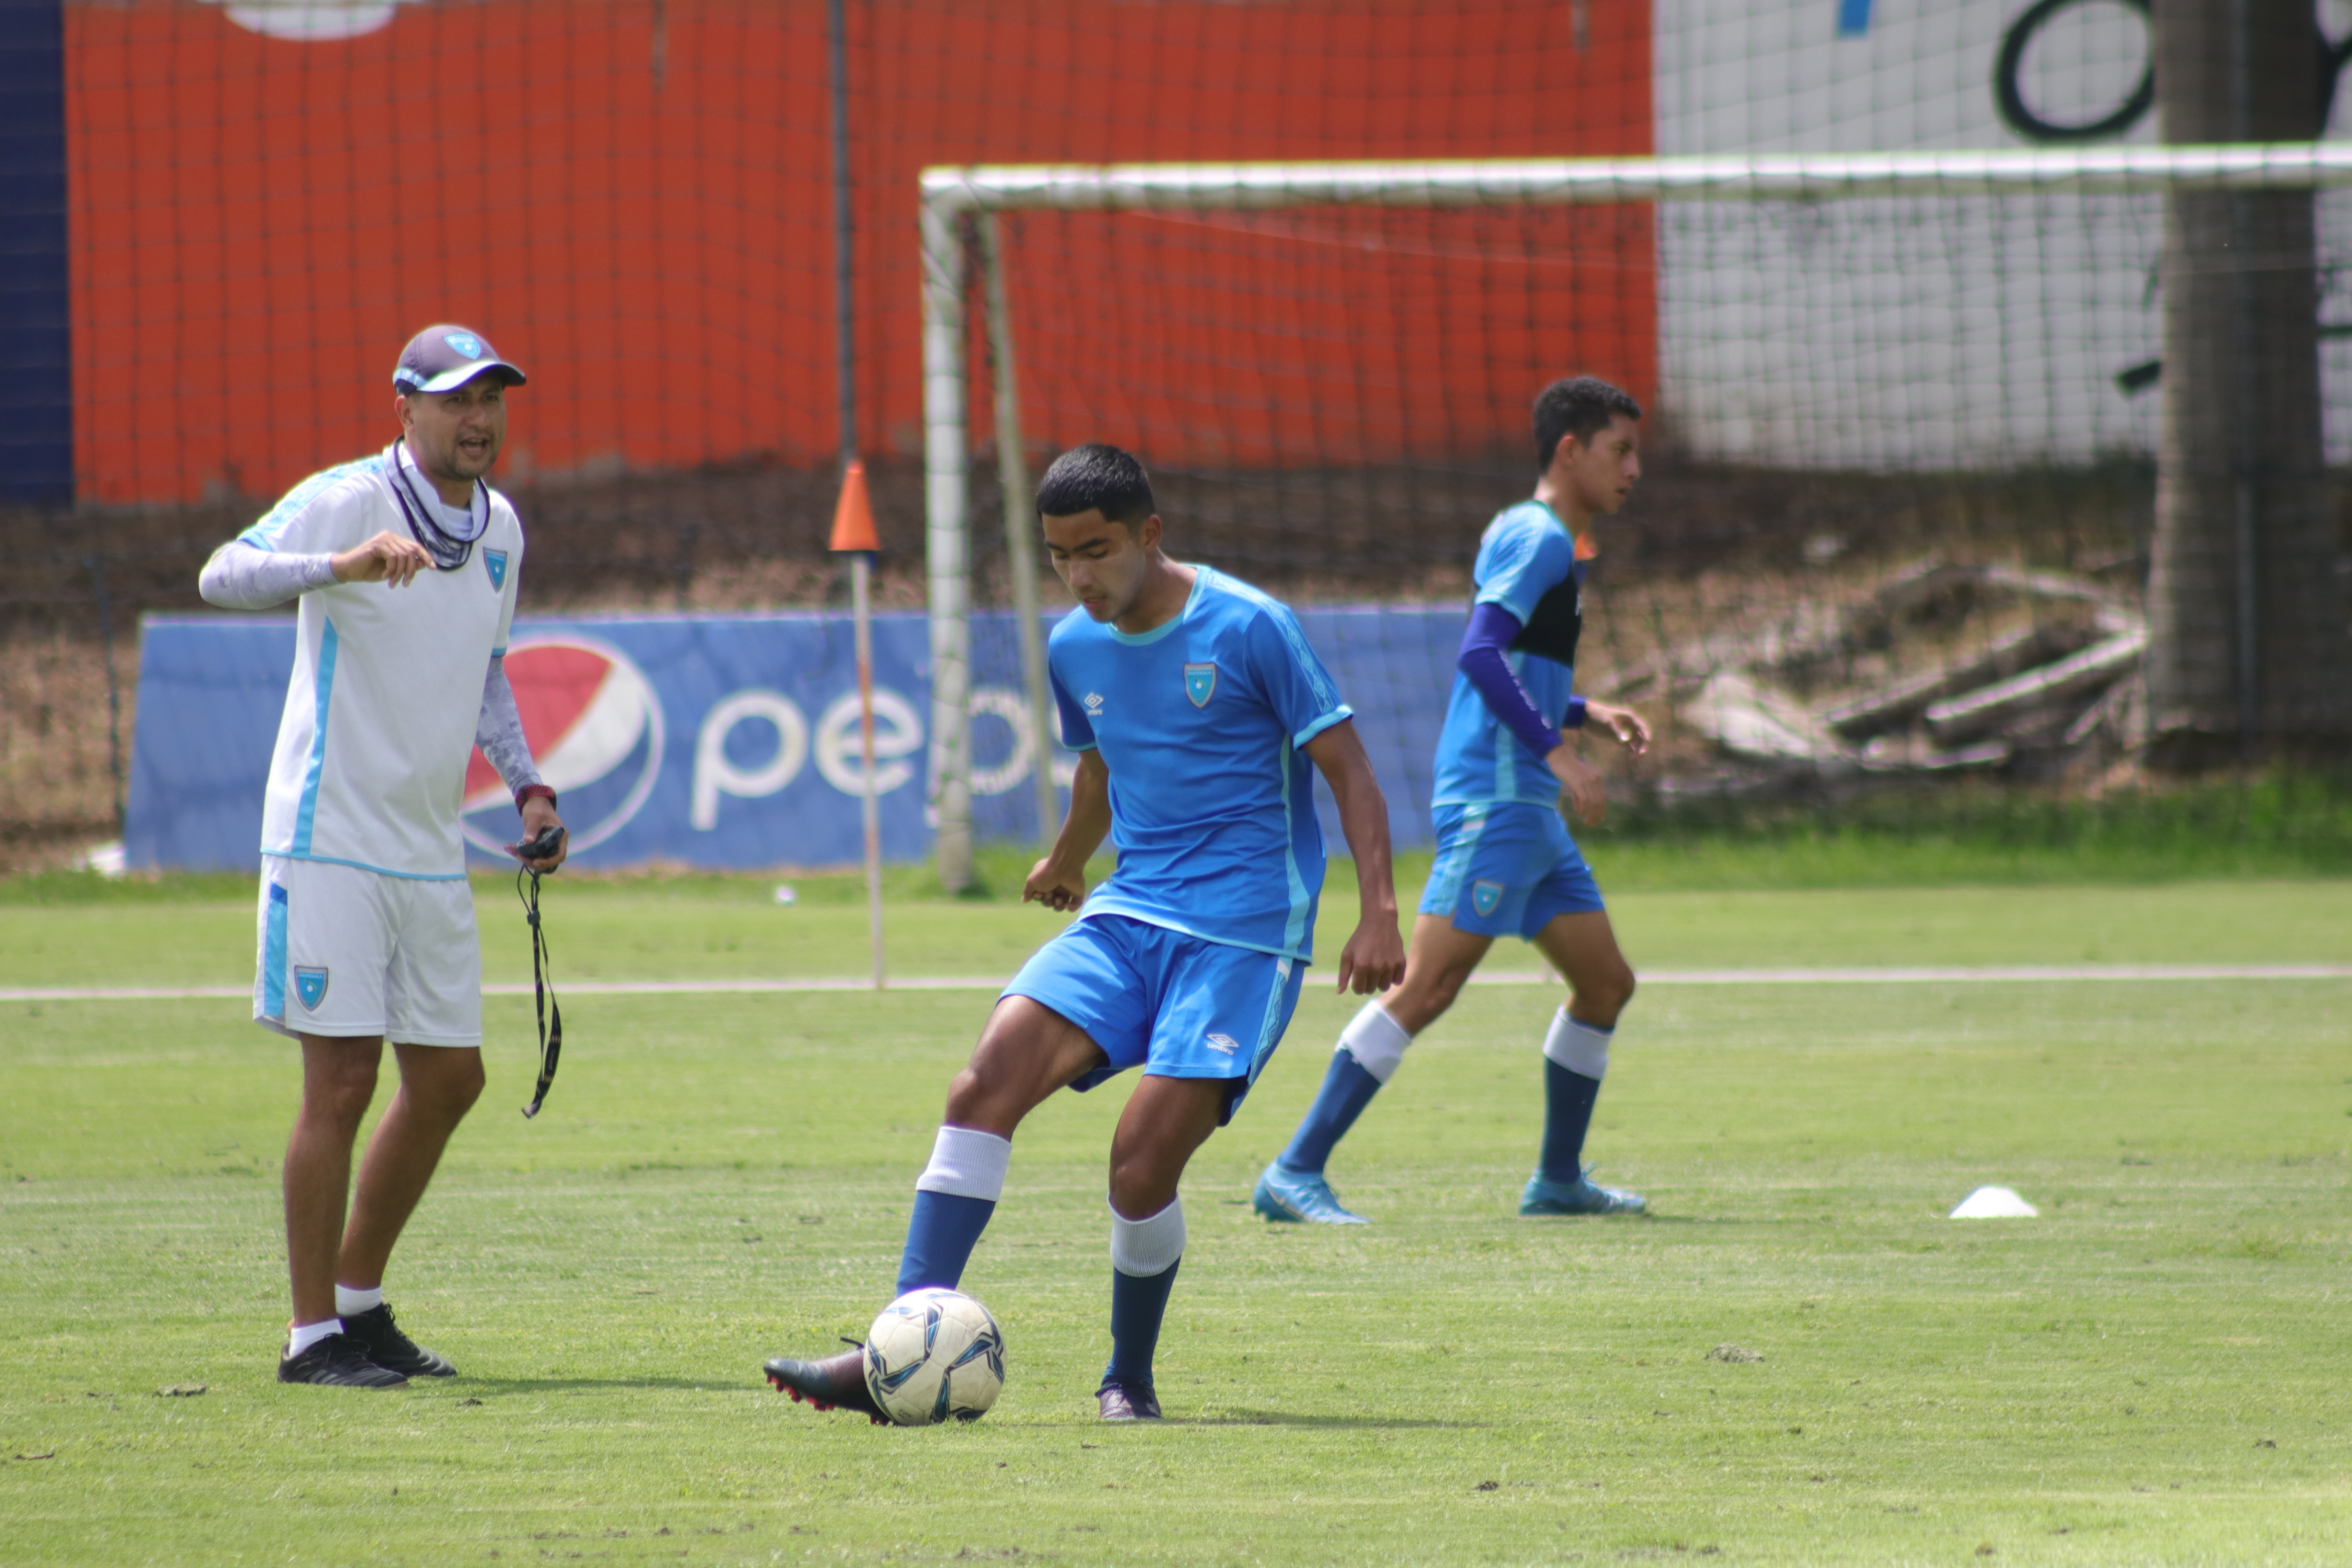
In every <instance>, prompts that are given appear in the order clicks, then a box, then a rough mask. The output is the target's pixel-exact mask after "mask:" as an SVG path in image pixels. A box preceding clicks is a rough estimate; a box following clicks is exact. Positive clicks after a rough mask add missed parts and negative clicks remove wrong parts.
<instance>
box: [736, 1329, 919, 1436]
mask: <svg viewBox="0 0 2352 1568" xmlns="http://www.w3.org/2000/svg"><path fill="white" fill-rule="evenodd" d="M845 1343H847V1344H852V1345H856V1344H857V1342H856V1341H855V1340H848V1341H845ZM761 1371H763V1372H765V1373H767V1374H768V1381H769V1382H770V1383H771V1384H774V1385H775V1388H776V1392H777V1393H779V1394H791V1395H792V1396H793V1403H794V1404H795V1405H799V1404H803V1403H805V1404H809V1405H815V1406H816V1407H817V1408H818V1409H819V1410H854V1411H856V1412H857V1413H858V1414H859V1415H863V1416H865V1417H866V1419H867V1420H869V1421H871V1422H873V1423H874V1425H876V1426H888V1425H890V1418H889V1417H888V1416H887V1415H883V1414H882V1407H881V1406H880V1405H877V1404H875V1403H874V1394H873V1392H872V1391H871V1390H869V1389H868V1388H867V1387H866V1347H865V1346H863V1345H857V1348H856V1349H855V1350H846V1351H841V1352H836V1353H835V1354H833V1355H829V1356H824V1357H821V1358H820V1359H818V1360H816V1361H797V1360H795V1359H793V1357H791V1356H781V1355H780V1356H778V1357H777V1358H776V1359H775V1360H773V1361H772V1362H769V1363H766V1364H765V1365H764V1366H762V1367H761Z"/></svg>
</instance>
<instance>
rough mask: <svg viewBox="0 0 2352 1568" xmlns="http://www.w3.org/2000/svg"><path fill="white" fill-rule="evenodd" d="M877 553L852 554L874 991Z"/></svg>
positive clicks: (878, 906)
mask: <svg viewBox="0 0 2352 1568" xmlns="http://www.w3.org/2000/svg"><path fill="white" fill-rule="evenodd" d="M872 559H873V558H872V557H871V556H870V555H869V554H867V552H865V551H863V550H860V551H858V552H856V553H854V554H853V555H851V556H850V558H849V602H850V614H851V616H853V623H852V624H853V626H855V628H856V629H855V632H854V636H855V637H856V649H857V733H858V739H859V742H860V744H861V745H862V746H863V748H864V752H865V759H866V787H865V789H864V791H863V792H862V798H861V799H860V801H859V802H858V805H859V807H860V814H861V820H862V824H863V826H864V827H865V829H866V941H867V942H868V943H869V944H870V945H871V946H872V948H873V953H874V989H875V990H877V991H879V990H881V989H882V984H883V969H882V802H881V799H880V797H879V795H877V784H876V780H875V777H874V598H873V588H872V580H873V574H874V569H873V565H872Z"/></svg>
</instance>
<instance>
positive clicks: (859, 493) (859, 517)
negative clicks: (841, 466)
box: [826, 462, 882, 551]
mask: <svg viewBox="0 0 2352 1568" xmlns="http://www.w3.org/2000/svg"><path fill="white" fill-rule="evenodd" d="M826 548H828V549H832V550H869V551H879V550H880V549H881V548H882V540H881V538H880V536H879V535H877V533H876V532H875V531H874V503H873V502H871V501H869V500H866V465H865V464H863V463H859V462H852V463H851V464H850V465H849V471H848V472H847V473H845V474H843V475H842V476H841V501H840V504H839V505H837V506H835V508H834V509H833V542H832V544H830V545H828V546H827V547H826Z"/></svg>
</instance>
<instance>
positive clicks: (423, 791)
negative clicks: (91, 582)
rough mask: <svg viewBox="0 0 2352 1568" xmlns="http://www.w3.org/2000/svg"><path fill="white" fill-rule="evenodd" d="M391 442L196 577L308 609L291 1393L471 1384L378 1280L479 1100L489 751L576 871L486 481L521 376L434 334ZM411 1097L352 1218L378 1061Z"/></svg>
mask: <svg viewBox="0 0 2352 1568" xmlns="http://www.w3.org/2000/svg"><path fill="white" fill-rule="evenodd" d="M392 379H393V385H394V388H396V389H397V395H396V396H395V398H394V405H395V407H396V408H397V410H398V413H399V416H400V430H401V434H400V439H398V440H397V441H394V443H393V444H392V445H391V446H390V447H386V448H384V450H383V451H382V452H379V453H377V454H375V455H374V456H373V457H368V458H361V459H360V460H359V461H357V462H354V463H346V464H344V465H343V466H342V467H341V468H330V469H328V470H327V471H326V472H324V473H322V474H314V475H312V476H311V477H310V478H309V479H305V480H303V481H302V482H301V483H300V484H299V485H297V486H295V487H294V489H293V490H292V492H291V493H289V495H288V496H287V497H286V499H285V500H281V501H279V502H278V504H277V506H275V507H273V508H272V509H271V510H270V511H269V514H268V516H267V517H264V518H263V519H262V520H261V521H259V522H257V523H255V524H254V525H253V526H252V527H251V528H249V529H247V530H246V531H244V532H243V533H241V534H239V535H238V536H237V537H236V539H234V540H232V541H230V542H228V543H226V544H224V545H222V546H221V547H220V549H219V550H217V551H215V552H214V554H213V558H212V559H211V561H209V562H207V563H205V571H204V577H203V580H202V583H201V584H200V586H201V588H202V590H203V593H204V596H205V600H206V602H208V603H210V604H214V605H219V606H221V607H222V608H223V609H230V610H258V609H266V608H268V607H269V606H271V605H282V604H284V603H285V602H286V601H287V600H289V599H295V598H299V600H300V601H301V606H300V610H299V616H298V623H297V624H298V626H299V634H298V637H297V641H296V650H295V656H294V679H293V681H292V683H291V684H290V685H289V688H288V689H287V693H286V713H285V717H284V718H283V719H282V720H280V721H279V723H278V751H277V754H276V756H275V757H274V758H273V759H272V760H271V762H270V766H269V795H268V804H267V805H266V806H265V807H264V810H263V813H262V825H261V853H262V863H261V864H262V870H261V922H260V923H261V934H260V947H261V956H260V963H259V974H258V975H257V978H256V980H255V983H254V994H253V1015H254V1020H255V1022H257V1023H258V1024H260V1025H262V1026H264V1027H266V1028H269V1029H274V1030H276V1031H277V1032H278V1033H279V1034H281V1035H288V1036H291V1037H293V1038H295V1039H297V1040H299V1041H300V1042H301V1045H302V1109H301V1111H300V1114H299V1116H298V1117H297V1118H296V1120H295V1123H294V1132H293V1136H292V1137H291V1138H290V1139H289V1140H288V1142H287V1145H286V1181H285V1185H286V1249H287V1256H288V1263H289V1270H290V1272H291V1273H292V1276H293V1286H294V1321H293V1328H292V1333H291V1335H290V1336H289V1340H288V1342H287V1345H286V1350H285V1352H284V1353H283V1354H282V1355H281V1356H280V1357H279V1360H278V1378H279V1380H280V1381H282V1382H286V1383H322V1384H339V1385H341V1386H345V1387H354V1388H394V1387H397V1386H399V1385H400V1384H404V1383H406V1382H407V1381H408V1380H409V1378H411V1377H415V1376H430V1377H447V1376H450V1375H451V1374H452V1373H455V1371H456V1370H457V1369H456V1368H454V1367H452V1366H451V1365H450V1364H449V1363H448V1362H447V1361H446V1360H444V1359H443V1358H442V1357H440V1356H438V1355H436V1354H435V1353H434V1352H431V1351H429V1350H426V1349H425V1348H424V1347H423V1346H421V1345H418V1344H416V1343H415V1342H413V1341H412V1340H410V1339H409V1338H408V1336H407V1335H405V1334H404V1333H403V1332H401V1331H400V1329H399V1327H398V1326H397V1325H396V1324H395V1323H394V1321H393V1317H392V1311H391V1309H390V1308H388V1307H386V1306H385V1305H384V1301H383V1270H384V1265H385V1262H386V1260H387V1259H388V1258H390V1257H391V1255H392V1248H393V1244H394V1242H395V1241H397V1240H398V1239H399V1237H400V1231H401V1227H402V1226H404V1225H405V1224H406V1223H407V1221H408V1216H409V1215H410V1214H411V1213H412V1212H413V1211H414V1210H415V1207H416V1200H417V1199H418V1198H420V1197H422V1196H423V1195H424V1193H425V1184H426V1183H428V1182H430V1181H431V1180H432V1178H433V1170H434V1167H435V1166H436V1164H438V1163H440V1159H441V1151H442V1149H443V1148H444V1147H446V1145H447V1143H448V1142H449V1135H450V1133H451V1132H453V1131H456V1130H457V1123H458V1122H459V1121H462V1120H464V1118H465V1115H466V1112H467V1110H469V1109H471V1108H472V1106H473V1103H474V1100H475V1098H476V1097H477V1096H478V1095H479V1094H480V1093H481V1090H482V1053H481V1044H482V954H481V943H480V941H479V939H478V937H477V935H476V933H475V930H474V904H473V897H472V893H471V890H470V889H468V888H467V883H466V856H465V845H464V842H463V840H462V839H461V838H460V837H458V830H457V805H458V801H459V799H460V797H461V796H462V795H463V793H464V784H465V777H466V762H467V756H468V754H469V753H470V752H471V749H472V748H473V746H474V745H476V744H477V743H478V744H479V745H480V746H481V748H482V752H483V754H484V755H485V756H487V757H488V758H489V759H490V761H491V762H492V763H495V764H496V765H497V767H498V770H499V774H500V775H501V776H502V777H503V778H504V779H505V780H506V783H507V787H508V788H509V789H511V790H512V791H513V792H514V796H515V804H516V805H517V807H518V808H519V809H520V811H521V813H522V837H523V838H524V840H526V841H531V840H537V839H540V838H541V836H542V835H549V836H550V837H549V838H548V840H547V841H546V842H544V843H541V844H540V845H538V846H537V847H539V848H541V849H542V850H544V851H545V858H539V859H531V860H529V861H527V862H526V863H527V864H529V865H530V867H531V868H533V869H535V870H540V871H551V870H553V869H554V868H556V867H557V866H560V865H561V864H562V862H563V854H564V848H563V843H562V822H561V820H560V819H559V818H558V817H557V816H556V814H555V792H554V791H553V790H551V789H550V788H548V787H547V785H546V784H544V783H542V782H541V779H540V776H539V773H538V772H537V770H536V769H535V768H533V766H532V765H531V759H530V747H529V746H528V745H526V744H525V742H524V740H523V733H522V721H521V719H520V716H519V715H518V714H517V712H516V710H515V700H514V690H513V689H512V688H511V687H510V686H509V685H508V684H507V678H506V674H505V672H504V670H503V669H502V668H501V664H500V661H501V659H502V658H503V657H504V656H505V653H506V644H507V628H508V626H509V625H510V624H511V623H512V621H513V619H514V605H515V585H516V583H517V580H518V579H519V578H520V575H521V572H522V525H521V522H520V521H519V520H518V519H517V518H516V516H515V512H514V508H513V507H511V506H509V504H507V501H506V499H505V498H504V497H502V496H500V495H499V494H498V493H497V492H496V491H494V490H492V489H490V488H489V486H488V485H487V484H485V483H484V482H483V479H482V476H483V475H485V474H487V473H488V472H489V469H490V465H491V464H492V463H494V462H496V461H497V460H498V455H499V447H500V446H501V445H502V444H503V443H504V441H505V439H506V429H507V411H506V394H507V389H508V388H509V387H514V386H520V385H521V384H523V374H522V372H521V371H520V370H517V369H516V368H515V367H514V366H513V365H511V364H509V363H506V362H505V361H504V360H501V359H500V358H499V356H498V355H497V353H494V352H493V351H492V350H491V348H490V345H489V343H488V342H487V341H486V340H485V339H484V338H483V337H482V336H481V334H480V333H478V332H473V331H467V330H466V329H465V328H463V327H457V326H437V327H427V328H426V329H425V331H421V332H419V333H417V334H416V336H415V338H413V339H411V340H410V341H409V343H408V346H407V347H406V348H405V349H404V350H402V351H401V355H400V364H399V368H397V369H396V370H394V372H393V377H392ZM387 1039H389V1040H390V1041H391V1042H392V1048H393V1051H394V1054H395V1055H396V1056H397V1058H398V1059H399V1063H400V1089H399V1091H398V1092H397V1093H396V1094H394V1096H393V1100H392V1104H391V1106H390V1108H389V1109H387V1110H385V1111H384V1114H383V1121H381V1122H380V1123H379V1124H378V1125H377V1127H376V1131H375V1136H374V1137H373V1139H371V1140H370V1141H369V1143H368V1149H367V1155H366V1158H365V1160H364V1161H363V1162H362V1164H361V1166H360V1178H359V1192H358V1194H357V1197H356V1200H355V1201H352V1202H351V1203H350V1205H349V1207H350V1214H349V1218H348V1222H347V1221H346V1217H345V1212H344V1211H345V1205H346V1199H347V1197H348V1196H349V1194H350V1189H351V1172H352V1143H353V1142H354V1140H355V1139H356V1138H357V1136H358V1134H359V1126H360V1121H361V1119H362V1117H363V1116H364V1115H365V1114H366V1113H367V1109H368V1105H369V1103H370V1101H372V1100H373V1099H374V1098H375V1084H376V1070H377V1068H378V1065H379V1064H380V1063H381V1061H382V1059H383V1043H384V1041H385V1040H387Z"/></svg>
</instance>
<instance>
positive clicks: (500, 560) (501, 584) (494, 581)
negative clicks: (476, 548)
mask: <svg viewBox="0 0 2352 1568" xmlns="http://www.w3.org/2000/svg"><path fill="white" fill-rule="evenodd" d="M482 567H483V570H485V571H487V572H488V573H489V574H490V587H491V589H492V590H493V591H494V592H498V593H504V592H505V591H506V585H507V552H505V551H503V550H485V551H483V552H482Z"/></svg>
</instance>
